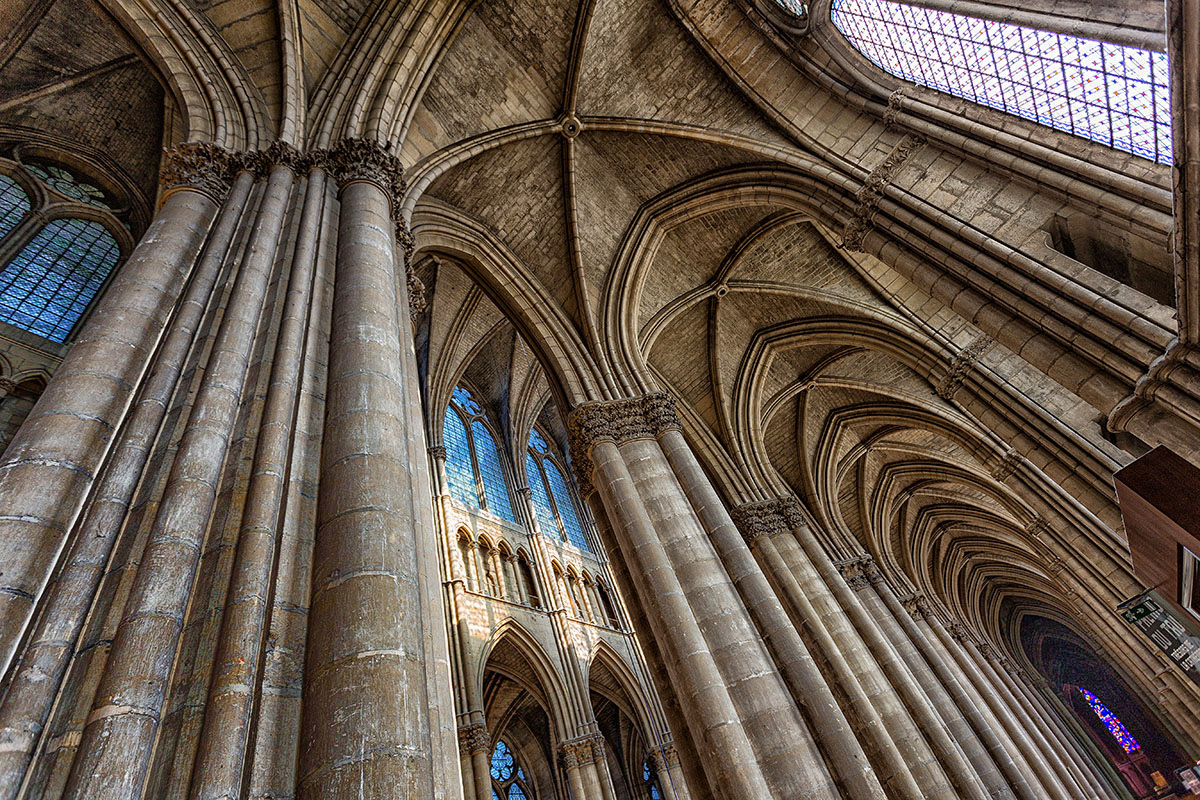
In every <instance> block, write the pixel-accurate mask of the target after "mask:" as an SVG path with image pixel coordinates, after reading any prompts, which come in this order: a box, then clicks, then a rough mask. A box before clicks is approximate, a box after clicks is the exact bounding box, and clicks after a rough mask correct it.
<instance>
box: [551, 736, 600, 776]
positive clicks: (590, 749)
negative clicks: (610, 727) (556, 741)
mask: <svg viewBox="0 0 1200 800" xmlns="http://www.w3.org/2000/svg"><path fill="white" fill-rule="evenodd" d="M595 738H596V736H595V735H592V736H581V737H579V738H578V739H570V740H568V741H565V742H563V743H562V744H560V745H559V746H558V757H559V759H561V760H562V764H563V766H564V767H565V768H567V769H573V768H574V767H580V766H583V765H585V764H591V763H593V762H594V761H596V759H597V757H598V754H599V757H603V754H604V750H603V747H604V744H603V742H597V741H595ZM597 751H598V752H597Z"/></svg>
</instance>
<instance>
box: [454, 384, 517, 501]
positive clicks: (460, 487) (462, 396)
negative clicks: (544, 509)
mask: <svg viewBox="0 0 1200 800" xmlns="http://www.w3.org/2000/svg"><path fill="white" fill-rule="evenodd" d="M451 398H452V401H451V403H450V406H449V407H448V408H447V409H446V418H445V421H444V422H442V439H443V444H444V445H445V448H446V478H447V480H448V482H449V484H450V496H451V497H453V498H454V499H455V500H457V501H459V502H460V503H463V504H464V505H466V506H468V507H469V508H475V509H485V510H487V511H489V512H491V513H492V514H495V515H496V516H498V517H503V518H504V519H506V520H508V521H510V522H516V517H515V516H514V515H513V508H512V499H511V498H510V497H509V494H508V482H507V481H505V480H504V468H503V467H502V466H501V464H500V451H499V449H498V448H497V447H496V439H495V437H494V436H493V435H492V432H491V430H490V429H489V428H488V426H487V424H486V423H485V422H484V421H483V409H482V408H481V407H480V406H479V403H477V402H475V398H474V397H472V396H471V393H470V392H469V391H467V389H465V388H464V387H462V386H459V387H457V388H455V390H454V393H453V394H452V395H451Z"/></svg>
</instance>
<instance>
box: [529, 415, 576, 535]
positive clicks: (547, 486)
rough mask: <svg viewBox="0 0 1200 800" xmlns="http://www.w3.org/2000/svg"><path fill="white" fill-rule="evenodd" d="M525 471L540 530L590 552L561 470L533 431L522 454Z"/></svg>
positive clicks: (541, 439)
mask: <svg viewBox="0 0 1200 800" xmlns="http://www.w3.org/2000/svg"><path fill="white" fill-rule="evenodd" d="M525 473H526V476H527V477H528V478H529V490H530V491H531V492H532V493H533V508H534V512H535V513H536V514H537V519H538V527H539V528H540V529H541V531H542V533H544V534H546V535H548V536H553V535H554V534H558V536H559V537H560V538H561V539H562V540H563V541H567V542H570V543H571V544H572V545H574V546H575V547H578V548H579V549H580V550H587V551H590V550H591V548H590V547H588V543H587V536H585V535H584V533H583V525H582V524H581V523H580V521H579V512H578V511H577V510H576V509H575V501H574V500H572V499H571V493H570V491H569V490H568V489H567V481H566V479H565V478H564V477H563V473H562V470H561V469H559V467H558V464H557V463H555V460H554V459H553V458H552V457H551V456H550V446H549V445H547V444H546V440H545V439H544V438H543V437H542V435H541V434H540V433H538V432H537V431H536V430H534V431H532V432H530V434H529V449H528V450H527V451H526V455H525Z"/></svg>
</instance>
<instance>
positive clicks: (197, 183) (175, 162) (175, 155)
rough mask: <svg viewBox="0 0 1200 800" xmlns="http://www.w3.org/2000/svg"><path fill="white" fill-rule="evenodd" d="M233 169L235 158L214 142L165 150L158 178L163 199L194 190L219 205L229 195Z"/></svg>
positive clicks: (183, 145)
mask: <svg viewBox="0 0 1200 800" xmlns="http://www.w3.org/2000/svg"><path fill="white" fill-rule="evenodd" d="M233 166H234V157H233V156H232V154H231V153H230V152H229V151H228V150H226V149H225V148H224V147H221V146H220V145H215V144H213V143H211V142H183V143H182V144H177V145H175V146H174V147H172V148H171V149H169V150H166V149H164V150H163V162H162V167H161V168H160V169H159V174H158V181H159V185H160V186H161V187H162V191H163V197H166V196H167V195H169V194H171V193H172V192H175V191H178V190H180V189H191V190H193V191H197V192H200V193H202V194H205V195H207V196H209V197H210V198H212V199H213V200H215V201H216V202H218V203H219V202H221V201H222V200H223V199H224V198H225V195H226V194H227V193H228V192H229V177H230V173H231V172H232V169H233Z"/></svg>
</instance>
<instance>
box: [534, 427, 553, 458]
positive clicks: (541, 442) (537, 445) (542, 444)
mask: <svg viewBox="0 0 1200 800" xmlns="http://www.w3.org/2000/svg"><path fill="white" fill-rule="evenodd" d="M529 446H530V447H532V448H533V449H534V450H536V451H537V452H539V453H541V454H542V455H546V454H547V453H549V452H550V447H549V445H547V444H546V440H545V439H543V438H542V435H541V434H540V433H538V432H537V431H536V430H532V431H530V432H529Z"/></svg>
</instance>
